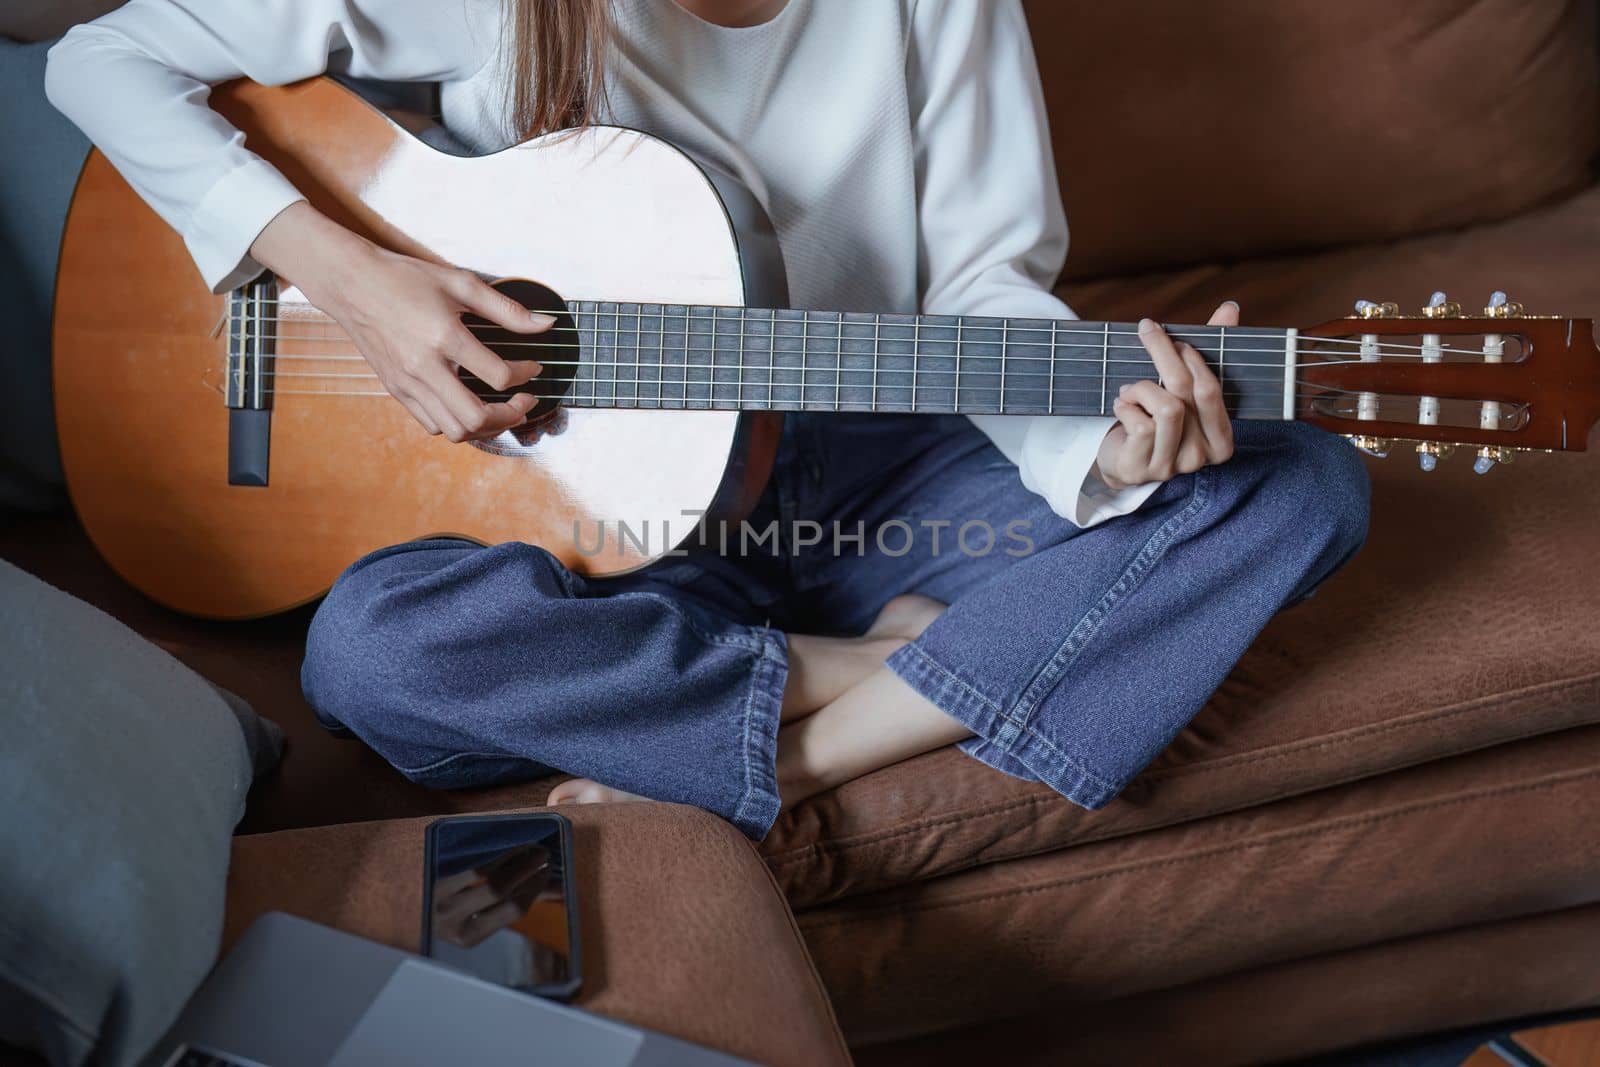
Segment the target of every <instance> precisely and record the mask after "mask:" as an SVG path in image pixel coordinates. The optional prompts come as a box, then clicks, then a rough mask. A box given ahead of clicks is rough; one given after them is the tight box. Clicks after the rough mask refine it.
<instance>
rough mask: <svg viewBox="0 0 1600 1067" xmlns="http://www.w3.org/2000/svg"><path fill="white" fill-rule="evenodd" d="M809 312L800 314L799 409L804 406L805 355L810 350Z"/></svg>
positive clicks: (802, 408) (806, 361) (806, 360)
mask: <svg viewBox="0 0 1600 1067" xmlns="http://www.w3.org/2000/svg"><path fill="white" fill-rule="evenodd" d="M810 323H811V312H809V311H802V312H800V409H801V410H802V411H803V410H805V406H806V364H807V363H808V362H810V361H809V360H808V359H807V358H806V353H807V352H808V351H809V350H810V348H811V327H810Z"/></svg>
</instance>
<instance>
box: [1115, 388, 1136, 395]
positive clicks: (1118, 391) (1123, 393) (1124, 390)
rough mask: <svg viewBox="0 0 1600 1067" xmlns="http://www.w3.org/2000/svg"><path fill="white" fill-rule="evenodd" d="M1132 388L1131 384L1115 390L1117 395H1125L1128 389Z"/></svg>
mask: <svg viewBox="0 0 1600 1067" xmlns="http://www.w3.org/2000/svg"><path fill="white" fill-rule="evenodd" d="M1132 388H1133V386H1131V385H1124V386H1123V387H1122V388H1120V389H1118V390H1117V395H1118V396H1127V395H1128V390H1129V389H1132Z"/></svg>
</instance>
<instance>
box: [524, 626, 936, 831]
mask: <svg viewBox="0 0 1600 1067" xmlns="http://www.w3.org/2000/svg"><path fill="white" fill-rule="evenodd" d="M944 608H945V605H943V604H941V603H940V602H939V601H937V600H934V599H932V598H931V597H925V596H917V595H914V594H913V595H906V596H898V597H895V598H893V599H892V600H890V601H889V602H888V603H887V604H885V605H884V606H883V610H882V611H880V612H879V613H878V617H877V618H876V619H875V620H873V623H872V625H871V626H870V627H869V628H868V629H867V631H866V633H864V634H862V635H861V636H860V637H819V636H814V635H811V634H788V635H786V636H787V638H788V645H789V676H788V680H787V682H786V683H785V686H784V691H783V708H782V713H781V716H782V717H781V721H782V724H783V725H782V726H781V727H780V728H779V730H778V763H777V771H778V792H779V795H780V796H781V797H782V798H783V806H784V807H785V808H790V807H793V806H794V805H795V804H798V803H799V802H800V801H802V800H805V799H806V798H807V797H811V796H814V795H816V794H817V793H820V792H823V791H825V790H828V789H831V788H833V787H834V786H836V785H839V784H841V783H843V782H848V781H850V780H851V779H852V778H859V777H861V776H862V775H864V774H867V773H869V772H871V771H875V770H877V769H879V768H880V767H887V766H889V765H890V764H892V763H898V762H900V761H901V760H905V759H910V758H911V757H912V756H916V755H920V754H921V753H923V752H928V751H931V750H933V749H935V748H942V747H944V746H945V745H949V744H953V743H955V742H956V741H959V740H961V739H962V738H964V737H966V736H968V731H967V730H966V728H965V727H963V726H962V725H961V724H960V723H958V722H957V721H956V720H954V719H952V718H951V717H950V716H948V715H946V714H945V713H944V712H942V711H940V710H939V709H938V708H937V707H935V706H934V705H933V704H931V703H929V702H928V701H927V700H925V699H924V698H923V697H922V696H921V695H919V694H918V693H917V692H916V691H915V690H914V689H912V688H911V687H910V686H909V685H907V684H906V683H905V682H903V681H901V680H900V679H899V678H898V677H897V676H895V674H894V673H893V672H891V671H890V670H889V669H888V668H887V667H885V666H884V660H886V659H887V658H888V657H889V655H890V654H891V653H893V652H894V651H896V650H897V649H899V648H900V647H902V646H903V645H906V644H909V643H910V642H911V641H914V640H916V638H918V637H919V636H921V634H922V632H923V631H924V630H926V629H927V628H928V627H929V625H931V624H932V623H933V621H934V620H935V619H937V618H938V617H939V615H940V614H941V613H942V612H943V611H944ZM644 799H647V798H645V797H641V796H638V795H636V794H633V793H627V792H624V791H622V790H620V789H614V788H612V787H611V786H607V785H602V784H600V783H599V782H596V781H594V780H592V779H589V778H573V779H570V780H568V781H565V782H562V783H561V784H560V785H558V786H556V787H555V788H554V789H553V790H551V791H550V803H551V804H614V803H621V802H627V801H635V800H644Z"/></svg>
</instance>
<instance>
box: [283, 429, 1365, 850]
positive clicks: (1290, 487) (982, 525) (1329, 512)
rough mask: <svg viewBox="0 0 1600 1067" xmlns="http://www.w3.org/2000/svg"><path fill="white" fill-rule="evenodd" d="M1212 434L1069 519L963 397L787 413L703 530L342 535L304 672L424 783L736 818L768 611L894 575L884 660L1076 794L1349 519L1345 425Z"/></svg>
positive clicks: (769, 751)
mask: <svg viewBox="0 0 1600 1067" xmlns="http://www.w3.org/2000/svg"><path fill="white" fill-rule="evenodd" d="M1235 433H1236V438H1237V452H1236V455H1235V457H1234V458H1233V459H1232V460H1231V461H1230V462H1228V463H1226V464H1223V465H1222V466H1218V467H1208V468H1206V469H1205V470H1203V471H1200V472H1199V473H1197V474H1193V475H1186V476H1183V477H1179V478H1176V479H1174V480H1173V481H1171V482H1169V483H1167V484H1166V485H1164V486H1163V487H1162V488H1161V489H1160V490H1158V491H1157V492H1156V494H1155V495H1154V496H1153V497H1151V499H1150V500H1149V501H1148V502H1147V503H1146V504H1145V505H1144V506H1143V507H1142V508H1140V509H1139V510H1138V511H1137V512H1135V513H1133V514H1131V515H1126V516H1123V517H1121V518H1117V519H1112V520H1110V521H1109V522H1106V523H1104V524H1102V525H1100V526H1097V527H1094V528H1092V529H1089V530H1080V529H1078V528H1077V527H1075V526H1073V525H1072V524H1071V523H1069V522H1067V521H1066V520H1065V519H1062V518H1060V517H1058V516H1057V515H1055V514H1054V513H1052V512H1051V511H1050V510H1049V508H1048V507H1047V506H1046V505H1045V503H1044V501H1043V499H1042V498H1040V497H1038V496H1036V495H1034V494H1033V493H1030V492H1029V491H1027V490H1026V489H1024V488H1023V486H1022V484H1021V482H1020V480H1019V478H1018V476H1017V472H1016V469H1015V468H1014V467H1013V466H1012V465H1011V464H1010V463H1008V462H1007V461H1006V460H1005V458H1004V457H1003V456H1001V455H1000V453H999V452H998V451H996V450H995V448H994V447H993V446H992V445H991V444H990V443H989V441H988V439H987V438H986V437H985V436H984V435H983V434H982V433H981V432H979V431H978V430H977V429H976V428H975V427H973V426H972V425H971V423H969V422H968V421H967V420H966V419H964V418H961V417H948V418H947V417H934V416H903V417H897V416H883V415H877V416H850V415H835V416H799V417H797V416H790V417H789V418H788V420H787V422H786V425H785V431H784V438H783V443H782V446H781V448H780V450H779V456H778V461H777V466H776V469H775V471H774V475H773V478H772V480H771V482H770V483H769V485H768V486H767V489H766V492H765V495H764V496H763V497H762V499H761V502H760V503H759V505H758V506H757V508H756V510H755V512H754V513H753V514H752V516H751V517H750V519H749V520H748V521H747V522H746V524H745V525H744V526H743V527H742V528H741V527H732V528H730V531H729V534H728V551H727V552H726V553H723V552H722V551H721V549H720V547H719V546H715V545H713V546H712V549H711V550H695V551H691V552H690V553H689V554H688V555H687V556H685V557H681V558H668V559H664V560H662V561H660V562H658V563H657V564H655V565H653V566H651V567H649V568H646V569H644V570H642V571H640V572H638V573H636V574H633V575H628V576H625V577H621V578H614V579H605V580H591V579H586V578H583V577H581V576H579V575H576V574H573V573H572V572H571V571H569V570H567V569H566V568H565V567H564V566H562V565H561V564H560V563H559V562H557V561H556V559H555V558H554V557H552V556H551V555H550V554H549V553H548V552H545V551H544V550H542V549H539V548H536V547H534V546H532V545H526V544H502V545H495V546H493V547H489V548H481V547H478V546H476V545H472V544H469V543H465V542H460V541H424V542H417V543H412V544H406V545H398V546H395V547H393V548H388V549H384V550H383V551H381V552H376V553H373V554H372V555H370V556H367V557H366V558H365V559H362V560H361V561H359V562H358V563H356V564H355V565H354V566H353V567H351V568H350V570H349V571H347V572H346V573H345V574H344V576H343V577H342V578H341V579H340V580H339V582H338V584H337V585H335V586H334V588H333V591H332V592H331V593H329V595H328V598H327V599H326V600H325V601H324V602H323V604H322V607H321V609H320V610H319V611H318V612H317V615H316V619H315V620H314V621H313V623H312V626H311V633H310V636H309V639H308V647H307V652H306V662H305V669H304V673H303V681H304V685H305V691H306V697H307V699H308V700H309V701H310V702H311V704H312V706H313V707H314V708H315V709H316V710H317V712H318V713H319V714H320V715H321V716H322V717H323V718H324V720H325V722H327V723H328V724H329V725H330V726H336V727H343V728H347V729H349V730H350V731H353V732H354V733H355V734H357V735H359V736H360V737H361V738H362V739H363V740H365V741H366V742H367V743H368V744H370V745H371V746H372V747H373V748H375V749H377V751H378V752H380V753H381V754H382V755H383V756H384V757H385V758H387V759H388V760H389V761H390V762H391V763H393V764H394V765H395V766H396V767H398V768H399V769H400V770H401V772H402V773H404V774H406V775H407V776H408V777H410V778H412V779H413V780H416V781H419V782H422V783H425V784H428V785H431V786H437V787H441V788H452V787H463V786H479V785H487V784H491V783H500V782H506V781H510V780H515V779H519V778H528V777H532V776H534V775H537V774H539V773H543V772H544V770H545V768H547V767H553V768H559V769H560V770H562V771H566V772H569V773H571V774H577V775H582V776H585V777H589V778H594V779H596V780H598V781H600V782H603V783H605V784H608V785H611V786H615V787H617V788H619V789H624V790H627V791H629V792H632V793H639V794H642V795H645V796H649V797H654V798H657V799H660V800H672V801H679V802H682V803H687V804H694V805H697V806H699V807H702V808H705V809H707V810H708V811H712V812H715V813H717V814H719V815H722V816H723V817H725V818H727V819H729V820H731V821H732V822H733V823H734V824H735V825H737V826H738V827H739V828H740V829H741V830H743V831H744V832H745V833H747V834H748V835H750V836H751V837H754V838H758V839H759V838H760V837H762V836H763V835H764V834H765V833H766V832H767V830H768V828H769V827H770V826H771V824H772V821H773V819H774V818H775V817H776V815H777V812H778V806H779V799H778V792H777V783H776V779H775V776H774V770H773V764H774V751H775V747H776V735H777V730H778V711H779V706H780V704H781V702H782V697H783V688H784V680H785V677H786V674H787V661H786V645H785V639H784V632H785V631H790V632H799V633H839V634H853V633H860V632H862V631H863V630H865V629H866V627H867V626H868V625H869V624H870V622H871V621H872V619H873V617H874V616H875V615H876V613H877V612H878V610H879V609H880V608H881V607H882V606H883V604H884V603H885V602H886V601H887V600H888V599H889V598H890V597H893V596H895V595H898V594H901V593H921V594H924V595H927V596H930V597H934V598H935V599H938V600H941V601H944V602H945V603H947V604H949V605H950V607H949V610H947V611H946V612H945V613H944V614H943V615H941V616H940V617H939V619H938V620H937V621H936V622H934V623H933V625H932V626H930V627H929V628H928V629H927V631H926V632H925V633H924V634H923V635H922V636H921V637H920V638H919V639H917V640H916V641H914V642H912V643H911V644H909V645H907V646H905V647H904V648H902V649H901V650H900V651H898V652H896V653H895V654H894V655H892V656H891V657H890V658H889V660H888V665H889V667H890V669H892V670H893V671H895V672H896V673H897V674H898V675H899V676H900V677H901V678H902V679H904V680H905V681H906V682H907V683H909V684H910V685H911V686H912V687H913V688H914V689H916V690H917V691H918V692H919V693H921V694H922V695H923V696H925V697H926V698H927V699H928V700H930V701H932V702H933V703H934V704H936V705H937V706H938V707H940V708H941V709H943V710H944V711H945V712H947V713H949V714H950V715H951V716H953V717H954V718H956V719H957V720H959V721H960V722H961V723H962V725H964V726H965V727H966V728H967V729H969V730H971V731H972V733H973V735H974V736H973V737H972V738H971V739H969V740H967V741H965V742H963V743H962V746H961V747H962V748H963V749H964V750H965V751H966V752H967V753H968V754H970V755H972V756H974V757H975V758H977V759H980V760H982V761H983V762H985V763H987V764H989V765H991V766H993V767H995V768H998V769H999V770H1001V771H1004V772H1006V773H1007V774H1012V775H1016V776H1018V777H1022V778H1026V779H1030V780H1035V781H1040V782H1044V783H1046V784H1047V785H1049V786H1050V787H1051V788H1053V789H1055V790H1056V791H1058V792H1060V793H1061V794H1062V795H1063V796H1065V797H1067V798H1068V799H1070V800H1072V801H1074V802H1076V803H1078V804H1081V805H1083V806H1085V807H1090V808H1093V807H1099V806H1101V805H1103V804H1105V803H1106V802H1108V801H1109V800H1110V799H1111V798H1112V797H1114V796H1116V795H1117V793H1118V792H1119V791H1120V790H1121V789H1122V788H1123V787H1124V786H1125V785H1126V784H1127V783H1128V782H1129V780H1131V779H1132V778H1133V777H1134V775H1136V774H1137V773H1138V772H1139V771H1140V770H1141V769H1143V768H1144V767H1145V766H1146V765H1147V764H1148V763H1149V762H1150V761H1151V760H1152V759H1154V758H1155V756H1156V755H1157V754H1158V753H1160V752H1161V750H1162V749H1163V748H1165V747H1166V745H1167V744H1168V743H1169V742H1170V741H1171V740H1172V739H1173V737H1174V736H1175V735H1176V734H1177V733H1178V731H1179V730H1181V729H1182V728H1183V727H1184V726H1185V724H1187V723H1188V722H1189V720H1190V719H1191V718H1192V717H1193V716H1194V715H1195V713H1196V712H1198V711H1199V710H1200V708H1201V706H1202V705H1203V704H1204V703H1205V701H1206V699H1207V698H1208V697H1209V696H1210V695H1211V693H1212V692H1213V691H1214V690H1215V689H1216V687H1217V686H1218V685H1219V684H1220V683H1221V682H1222V679H1223V677H1224V676H1225V675H1226V674H1227V673H1228V671H1229V670H1231V669H1232V667H1233V665H1234V663H1235V662H1236V661H1237V660H1238V659H1239V657H1240V656H1241V655H1242V654H1243V653H1244V651H1245V649H1246V648H1247V647H1248V646H1249V644H1250V642H1251V641H1252V640H1254V639H1255V636H1256V634H1257V633H1259V632H1260V630H1261V628H1262V627H1263V626H1264V625H1266V623H1267V620H1268V619H1270V618H1271V617H1272V616H1273V614H1274V613H1276V612H1277V611H1278V610H1279V609H1280V608H1282V607H1284V606H1285V605H1286V604H1289V603H1292V602H1293V601H1295V600H1298V599H1300V598H1301V597H1304V596H1306V595H1307V594H1308V593H1310V592H1311V590H1312V589H1313V587H1315V586H1316V584H1317V583H1318V582H1320V581H1322V580H1323V579H1324V578H1326V577H1327V576H1328V575H1329V574H1331V573H1332V572H1333V571H1334V570H1335V569H1336V568H1337V567H1339V566H1340V565H1341V564H1342V563H1343V562H1344V561H1345V560H1347V559H1348V558H1349V557H1350V556H1351V555H1352V554H1354V552H1355V551H1356V549H1357V548H1359V547H1360V544H1361V541H1362V539H1363V537H1364V536H1365V533H1366V526H1367V497H1368V487H1367V479H1366V473H1365V471H1364V469H1363V467H1362V465H1361V463H1360V461H1359V460H1358V458H1357V457H1356V454H1355V450H1354V449H1352V448H1351V447H1350V446H1349V445H1348V444H1347V443H1346V442H1345V441H1343V440H1341V439H1339V438H1336V437H1333V436H1331V435H1328V434H1325V433H1322V432H1321V431H1319V430H1315V429H1312V428H1310V427H1308V426H1305V425H1303V424H1277V423H1238V424H1236V426H1235ZM774 523H775V529H774V528H773V524H774ZM637 533H638V531H637V530H636V531H635V535H636V536H637ZM598 536H599V532H598V531H596V530H592V529H591V530H586V531H582V532H581V536H580V545H581V546H583V547H584V548H587V549H591V550H592V548H593V546H594V543H595V541H596V539H597V538H598Z"/></svg>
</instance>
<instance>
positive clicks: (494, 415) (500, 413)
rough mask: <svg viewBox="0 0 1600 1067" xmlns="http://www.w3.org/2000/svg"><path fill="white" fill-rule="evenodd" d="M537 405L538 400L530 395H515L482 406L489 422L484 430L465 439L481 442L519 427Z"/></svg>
mask: <svg viewBox="0 0 1600 1067" xmlns="http://www.w3.org/2000/svg"><path fill="white" fill-rule="evenodd" d="M538 403H539V398H538V397H536V396H534V395H533V394H532V393H517V394H516V395H515V396H513V397H511V399H509V400H503V401H498V402H496V403H493V404H486V405H484V408H485V410H486V411H487V413H488V420H489V421H488V423H487V424H486V425H485V427H484V429H482V430H479V431H477V432H476V433H473V434H470V435H469V436H468V438H467V439H468V440H469V441H481V440H483V439H485V438H488V437H497V436H499V435H500V434H502V433H505V432H506V431H507V430H510V429H513V428H515V427H517V426H521V425H522V424H523V423H525V422H527V421H528V412H530V411H532V410H533V409H534V407H535V405H537V404H538Z"/></svg>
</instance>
